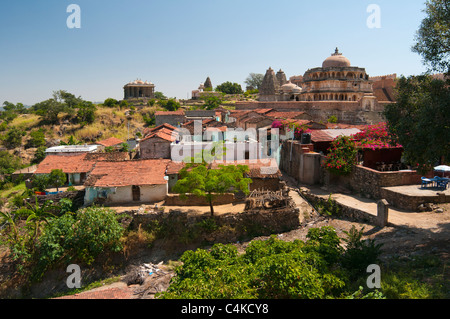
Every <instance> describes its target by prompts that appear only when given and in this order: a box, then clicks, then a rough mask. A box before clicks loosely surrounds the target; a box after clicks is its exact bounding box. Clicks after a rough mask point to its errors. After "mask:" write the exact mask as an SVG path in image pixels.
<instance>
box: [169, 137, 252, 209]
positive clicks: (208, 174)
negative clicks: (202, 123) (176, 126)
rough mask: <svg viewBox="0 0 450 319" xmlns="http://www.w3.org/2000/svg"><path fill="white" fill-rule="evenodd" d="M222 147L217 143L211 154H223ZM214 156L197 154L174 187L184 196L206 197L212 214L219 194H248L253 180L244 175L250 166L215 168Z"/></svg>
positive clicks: (222, 166)
mask: <svg viewBox="0 0 450 319" xmlns="http://www.w3.org/2000/svg"><path fill="white" fill-rule="evenodd" d="M220 147H221V146H220V145H218V144H217V145H215V146H214V148H216V151H217V152H216V151H212V152H211V154H212V153H214V152H216V154H221V152H222V150H219V148H220ZM214 156H215V155H210V154H207V153H206V152H201V153H198V154H196V156H194V157H193V158H191V160H190V162H189V163H187V164H186V165H185V167H184V168H183V169H182V170H181V171H180V179H179V180H178V181H177V183H176V184H175V186H174V188H173V191H174V192H175V193H179V194H181V197H182V198H183V197H184V198H186V197H187V194H192V195H195V196H200V197H204V198H205V199H206V200H207V201H208V203H209V207H210V212H211V216H214V206H213V200H214V198H215V197H216V196H217V195H220V194H225V193H230V192H239V191H242V192H244V193H245V194H248V193H249V189H248V185H249V184H250V183H251V182H252V180H251V179H249V178H246V177H245V176H244V175H245V174H246V173H247V172H248V170H249V168H248V166H246V165H218V168H213V167H212V157H214ZM219 156H221V155H219Z"/></svg>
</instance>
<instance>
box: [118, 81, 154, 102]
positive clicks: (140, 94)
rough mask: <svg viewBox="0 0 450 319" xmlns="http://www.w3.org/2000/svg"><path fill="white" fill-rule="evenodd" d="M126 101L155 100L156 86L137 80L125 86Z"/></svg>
mask: <svg viewBox="0 0 450 319" xmlns="http://www.w3.org/2000/svg"><path fill="white" fill-rule="evenodd" d="M123 90H124V99H125V100H129V99H139V98H148V99H153V98H154V97H155V85H154V84H153V83H150V82H148V81H145V82H144V81H142V80H136V81H134V82H130V83H128V84H125V86H124V87H123Z"/></svg>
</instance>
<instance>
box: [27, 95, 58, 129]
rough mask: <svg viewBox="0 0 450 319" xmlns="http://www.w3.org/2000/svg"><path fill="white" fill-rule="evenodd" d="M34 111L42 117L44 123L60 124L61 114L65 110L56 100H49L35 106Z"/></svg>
mask: <svg viewBox="0 0 450 319" xmlns="http://www.w3.org/2000/svg"><path fill="white" fill-rule="evenodd" d="M32 110H33V111H34V113H35V114H37V115H40V116H41V117H42V121H43V122H44V123H47V124H56V123H58V122H59V119H58V115H59V113H61V112H62V111H63V110H64V104H63V103H61V102H59V101H57V100H55V99H48V100H45V101H42V102H39V103H36V104H35V105H33V106H32Z"/></svg>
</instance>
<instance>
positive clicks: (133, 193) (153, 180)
mask: <svg viewBox="0 0 450 319" xmlns="http://www.w3.org/2000/svg"><path fill="white" fill-rule="evenodd" d="M169 162H170V160H166V159H152V160H137V161H123V162H98V163H96V164H95V168H94V169H93V170H92V172H91V174H90V175H89V178H88V179H87V180H86V182H85V184H84V185H85V187H86V190H85V197H84V204H85V205H91V204H93V203H104V204H110V203H137V204H138V203H151V202H159V201H162V200H164V198H165V197H166V196H167V192H168V183H167V178H166V169H167V165H168V164H169Z"/></svg>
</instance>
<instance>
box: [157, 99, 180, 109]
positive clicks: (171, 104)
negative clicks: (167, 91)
mask: <svg viewBox="0 0 450 319" xmlns="http://www.w3.org/2000/svg"><path fill="white" fill-rule="evenodd" d="M158 104H159V105H160V106H161V107H162V108H164V109H166V110H167V111H176V110H178V109H179V108H180V106H181V105H180V103H179V102H177V101H176V100H175V99H168V100H160V101H159V102H158Z"/></svg>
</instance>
